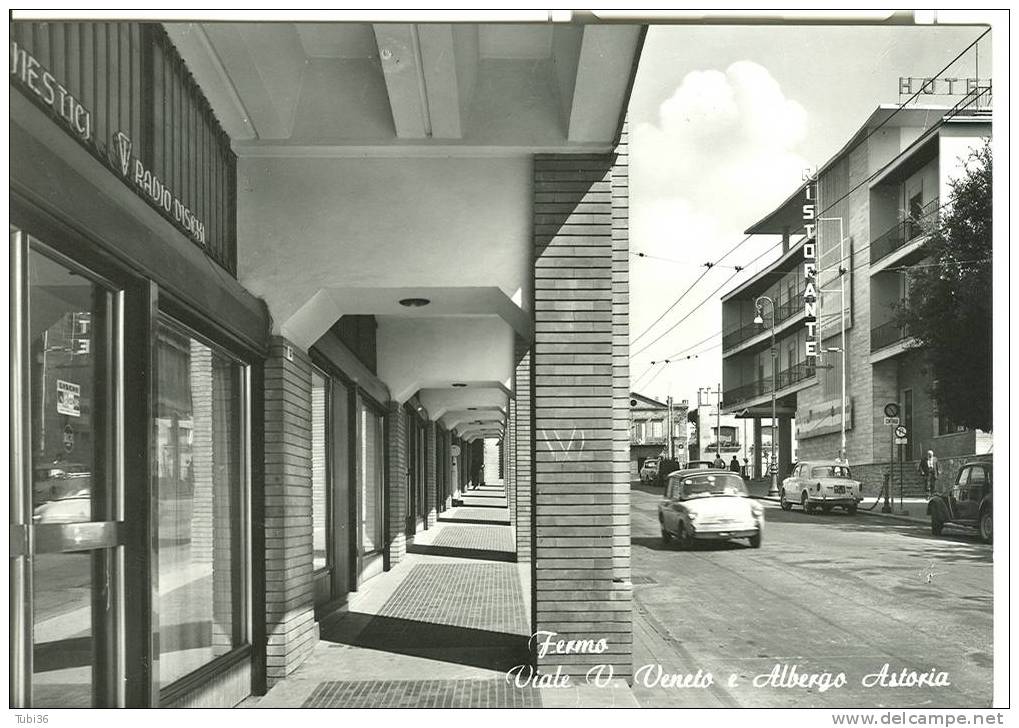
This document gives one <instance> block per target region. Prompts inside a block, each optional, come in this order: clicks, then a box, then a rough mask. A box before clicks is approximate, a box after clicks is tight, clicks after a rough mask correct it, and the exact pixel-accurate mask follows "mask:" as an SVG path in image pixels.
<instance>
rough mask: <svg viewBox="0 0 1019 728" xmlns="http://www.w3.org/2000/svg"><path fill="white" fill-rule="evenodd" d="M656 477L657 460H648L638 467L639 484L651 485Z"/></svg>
mask: <svg viewBox="0 0 1019 728" xmlns="http://www.w3.org/2000/svg"><path fill="white" fill-rule="evenodd" d="M657 477H658V458H648V459H647V460H645V461H644V464H643V465H641V466H640V482H641V483H653V482H654V480H655V478H657Z"/></svg>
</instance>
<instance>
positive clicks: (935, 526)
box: [931, 518, 945, 536]
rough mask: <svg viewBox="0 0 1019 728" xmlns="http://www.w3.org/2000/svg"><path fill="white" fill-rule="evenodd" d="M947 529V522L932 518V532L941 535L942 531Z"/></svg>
mask: <svg viewBox="0 0 1019 728" xmlns="http://www.w3.org/2000/svg"><path fill="white" fill-rule="evenodd" d="M944 530H945V524H944V523H942V522H941V521H938V520H936V519H934V518H932V519H931V534H933V535H934V536H940V535H941V532H942V531H944Z"/></svg>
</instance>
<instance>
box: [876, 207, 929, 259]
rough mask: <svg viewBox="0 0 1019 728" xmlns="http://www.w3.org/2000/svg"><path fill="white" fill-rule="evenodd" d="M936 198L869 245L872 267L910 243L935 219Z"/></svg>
mask: <svg viewBox="0 0 1019 728" xmlns="http://www.w3.org/2000/svg"><path fill="white" fill-rule="evenodd" d="M938 209H939V201H938V198H937V197H935V198H934V199H933V200H931V201H930V202H928V203H927V204H926V205H924V206H923V207H921V208H920V211H919V214H917V215H912V216H910V217H909V218H907V219H905V220H903V221H902V222H900V223H899V224H897V225H896V226H895V227H893V228H892V229H891V230H889V231H888V232H886V233H883V234H881V235H879V236H878V237H876V238H875V239H874V240H872V241H871V243H870V264H871V265H874V264H875V263H877V262H878V261H879V260H881V259H882V258H884V257H885V256H887V255H891V254H892V253H894V252H895V251H896V250H898V249H899V248H901V247H902V246H904V245H906V244H907V243H910V242H912V241H914V240H916V239H917V238H919V237H920V236H921V235H923V234H924V231H925V230H926V229H927V227H928V226H929V225H930V223H931V222H932V221H933V220H934V219H935V218H936V217H937V214H938Z"/></svg>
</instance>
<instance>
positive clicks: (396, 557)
mask: <svg viewBox="0 0 1019 728" xmlns="http://www.w3.org/2000/svg"><path fill="white" fill-rule="evenodd" d="M386 430H387V432H388V435H389V437H388V440H387V442H386V448H387V455H388V457H387V460H386V465H387V468H388V471H389V472H388V473H387V477H386V484H387V487H388V493H389V503H388V506H387V508H386V511H387V517H388V519H389V543H388V544H387V549H388V554H389V560H388V565H389V566H395V565H396V564H398V563H400V561H401V560H402V559H403V557H404V556H405V555H406V553H407V534H406V531H407V418H406V417H405V416H404V412H403V407H402V406H400V404H399V403H398V402H390V403H389V405H388V406H387V408H386Z"/></svg>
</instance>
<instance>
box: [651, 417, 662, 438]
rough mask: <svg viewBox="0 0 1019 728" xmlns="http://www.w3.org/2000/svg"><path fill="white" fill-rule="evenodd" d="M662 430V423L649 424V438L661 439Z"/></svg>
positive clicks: (657, 421)
mask: <svg viewBox="0 0 1019 728" xmlns="http://www.w3.org/2000/svg"><path fill="white" fill-rule="evenodd" d="M662 430H663V427H662V421H661V420H654V421H653V422H652V423H651V437H652V439H656V440H660V439H661V438H662V437H663V434H662Z"/></svg>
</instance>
